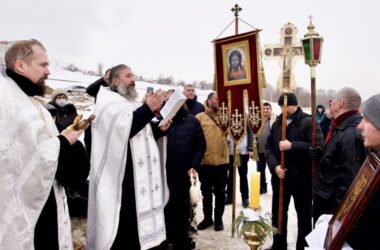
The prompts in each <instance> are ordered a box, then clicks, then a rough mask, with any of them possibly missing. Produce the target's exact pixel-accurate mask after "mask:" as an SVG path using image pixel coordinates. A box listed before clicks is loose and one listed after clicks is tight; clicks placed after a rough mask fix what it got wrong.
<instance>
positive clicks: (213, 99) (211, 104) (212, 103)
mask: <svg viewBox="0 0 380 250" xmlns="http://www.w3.org/2000/svg"><path fill="white" fill-rule="evenodd" d="M208 105H209V107H210V108H213V109H218V108H219V100H218V95H217V94H215V95H213V96H212V97H211V98H210V99H209V100H208Z"/></svg>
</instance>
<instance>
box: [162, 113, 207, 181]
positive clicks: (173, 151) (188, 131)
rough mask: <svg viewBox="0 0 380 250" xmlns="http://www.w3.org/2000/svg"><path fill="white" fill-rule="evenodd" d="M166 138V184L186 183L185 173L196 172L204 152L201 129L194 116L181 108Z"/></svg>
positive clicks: (203, 139) (204, 142)
mask: <svg viewBox="0 0 380 250" xmlns="http://www.w3.org/2000/svg"><path fill="white" fill-rule="evenodd" d="M167 138H168V144H167V161H166V169H167V176H168V182H169V184H170V182H172V181H174V182H176V181H180V180H181V179H182V180H184V179H185V180H186V181H188V180H189V177H188V175H187V171H188V170H189V169H190V168H194V169H196V170H198V168H199V167H200V164H201V161H202V158H203V155H204V152H205V150H206V141H205V138H204V134H203V130H202V127H201V125H200V123H199V121H198V120H197V119H196V118H195V117H194V116H192V115H190V114H188V112H187V111H186V110H184V109H183V108H181V109H180V110H179V111H178V112H177V114H176V116H175V117H174V118H173V122H172V124H171V126H170V129H169V131H168V133H167Z"/></svg>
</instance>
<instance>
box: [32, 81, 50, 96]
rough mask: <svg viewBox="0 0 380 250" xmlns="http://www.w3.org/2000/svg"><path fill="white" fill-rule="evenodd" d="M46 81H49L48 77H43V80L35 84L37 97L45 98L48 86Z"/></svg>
mask: <svg viewBox="0 0 380 250" xmlns="http://www.w3.org/2000/svg"><path fill="white" fill-rule="evenodd" d="M46 79H47V76H46V77H42V78H41V79H39V80H38V81H37V83H36V84H33V88H34V89H35V91H36V95H39V96H44V94H45V92H46V84H45V80H46Z"/></svg>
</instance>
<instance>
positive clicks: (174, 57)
mask: <svg viewBox="0 0 380 250" xmlns="http://www.w3.org/2000/svg"><path fill="white" fill-rule="evenodd" d="M236 2H237V3H238V4H239V5H240V6H241V7H242V8H243V11H242V12H241V14H240V18H241V19H243V20H244V21H246V22H247V23H249V24H251V25H253V26H255V27H257V28H260V29H262V30H263V31H262V32H261V33H260V38H261V46H262V47H263V46H264V45H265V44H267V43H278V42H279V39H280V37H279V32H280V29H281V27H282V26H283V25H284V24H285V23H287V22H291V23H294V24H295V25H296V26H297V28H298V38H299V39H300V38H301V37H303V35H304V34H305V33H306V31H307V28H306V27H307V24H308V19H307V16H308V15H309V14H312V15H313V16H314V20H313V22H314V24H315V26H316V31H317V32H319V34H320V35H322V36H323V37H324V39H325V43H324V48H323V52H322V64H321V65H319V66H318V67H317V88H325V89H339V88H340V87H343V86H351V87H354V88H357V89H358V90H359V92H360V93H361V94H362V95H363V99H367V98H368V97H369V96H370V95H371V94H374V93H378V92H380V91H379V88H378V87H377V86H378V84H379V83H380V81H379V78H380V77H379V74H378V70H377V65H378V63H377V60H378V58H379V56H380V52H379V50H377V49H375V48H374V43H375V41H379V35H378V32H377V30H378V24H379V23H380V22H379V21H380V18H379V14H378V10H379V5H380V4H378V1H373V0H361V1H354V0H334V1H331V0H330V1H327V0H319V1H310V0H306V1H305V0H287V1H274V0H267V1H252V0H246V1H231V0H207V1H200V0H193V1H175V0H160V1H154V0H151V1H144V0H124V1H122V0H119V1H116V0H110V1H94V0H93V1H89V0H80V1H74V0H66V1H51V0H36V1H25V0H24V1H6V2H3V3H2V7H1V9H0V22H1V29H0V40H18V39H29V38H36V39H38V40H40V41H41V42H43V43H44V44H45V46H46V47H47V49H48V53H49V56H50V59H51V60H52V61H53V62H54V61H64V62H73V63H76V64H78V65H84V66H86V65H88V66H89V67H91V66H92V67H95V66H96V64H97V63H98V62H103V63H104V65H105V66H106V67H109V66H112V65H116V64H119V63H125V64H128V65H129V66H131V67H132V68H133V70H134V71H135V72H136V73H137V74H139V75H143V76H145V77H151V78H157V77H158V76H159V74H160V73H161V74H163V75H165V76H169V75H172V76H173V77H174V78H175V79H176V80H180V79H181V80H185V81H192V80H206V81H209V82H211V81H212V80H213V71H214V55H213V45H212V43H211V41H212V40H213V39H215V38H216V37H217V36H218V35H219V33H220V32H222V31H223V29H224V28H225V27H226V26H227V25H228V24H229V23H230V22H231V21H232V20H233V18H234V17H233V14H232V12H231V11H230V9H231V8H232V7H233V5H234V4H235V3H236ZM249 30H251V27H250V26H248V25H246V24H244V23H242V22H240V30H239V31H240V32H245V31H249ZM233 33H234V29H233V25H232V26H231V27H230V28H229V29H228V30H227V31H226V32H224V33H223V35H222V37H223V36H230V35H232V34H233ZM264 66H265V71H266V77H267V80H268V82H269V83H270V84H272V85H276V83H277V79H278V74H279V70H280V66H279V63H278V61H264ZM295 75H296V81H297V84H298V86H302V87H305V88H309V85H310V79H309V78H310V76H309V67H307V66H306V65H305V64H304V62H303V60H298V61H297V63H296V71H295Z"/></svg>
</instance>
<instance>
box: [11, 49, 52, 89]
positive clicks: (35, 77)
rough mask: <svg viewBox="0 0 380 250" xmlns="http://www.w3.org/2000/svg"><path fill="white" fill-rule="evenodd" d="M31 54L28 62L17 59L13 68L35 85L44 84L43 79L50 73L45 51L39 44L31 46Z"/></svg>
mask: <svg viewBox="0 0 380 250" xmlns="http://www.w3.org/2000/svg"><path fill="white" fill-rule="evenodd" d="M32 48H33V55H32V60H31V62H30V63H29V64H27V63H26V62H24V61H21V60H17V61H16V65H15V68H16V69H17V72H18V73H19V74H20V75H22V76H25V77H26V78H28V79H29V80H31V81H32V82H33V83H35V84H37V85H44V84H45V80H46V79H48V76H49V75H50V71H49V60H48V57H47V54H46V51H45V50H43V49H42V48H41V47H39V46H36V45H34V46H32Z"/></svg>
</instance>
